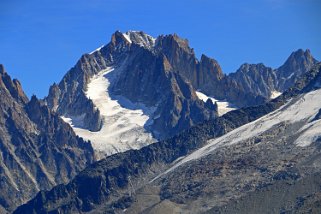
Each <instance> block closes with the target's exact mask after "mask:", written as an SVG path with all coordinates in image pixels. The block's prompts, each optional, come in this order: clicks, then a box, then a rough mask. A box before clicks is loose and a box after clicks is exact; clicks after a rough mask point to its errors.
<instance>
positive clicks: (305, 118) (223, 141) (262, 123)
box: [154, 89, 321, 180]
mask: <svg viewBox="0 0 321 214" xmlns="http://www.w3.org/2000/svg"><path fill="white" fill-rule="evenodd" d="M320 109H321V89H318V90H314V91H311V92H309V93H307V94H304V95H301V96H300V97H298V98H295V99H293V100H291V101H289V102H288V103H287V104H286V105H284V106H283V107H281V108H280V109H278V110H276V111H274V112H271V113H270V114H268V115H265V116H264V117H261V118H260V119H258V120H256V121H253V122H251V123H248V124H246V125H244V126H241V127H240V128H237V129H235V130H233V131H231V132H229V133H227V134H226V135H223V136H221V137H219V138H216V139H213V140H210V141H209V142H208V144H207V145H206V146H204V147H202V148H201V149H199V150H196V151H195V152H193V153H192V154H190V155H188V156H187V157H185V158H183V159H182V160H180V161H179V162H178V163H177V164H175V165H174V166H173V167H171V168H170V169H169V170H167V171H166V172H165V173H163V174H166V173H168V172H170V171H172V170H174V169H175V168H177V167H178V166H180V165H182V164H184V163H187V162H189V161H192V160H196V159H199V158H202V157H204V156H206V155H208V154H210V153H211V152H213V151H214V150H216V149H218V148H220V147H225V146H229V145H233V144H236V143H241V142H246V141H247V140H249V139H251V138H255V137H256V136H259V135H260V134H262V133H264V132H267V131H268V130H270V129H271V128H272V127H274V126H276V125H279V124H281V123H284V124H288V126H290V125H291V124H292V125H293V124H295V123H298V122H304V123H305V124H306V125H305V126H303V127H302V128H301V129H298V130H295V133H294V134H293V135H295V134H298V135H299V137H298V138H297V139H296V141H295V142H294V143H295V144H296V145H297V146H309V145H310V144H311V143H313V142H315V141H316V139H318V138H320V137H321V126H320V125H321V122H320V120H315V121H313V119H314V118H315V116H316V115H317V114H318V112H319V111H320ZM160 176H162V174H161V175H159V176H158V177H160ZM158 177H156V178H155V179H157V178H158ZM155 179H154V180H155Z"/></svg>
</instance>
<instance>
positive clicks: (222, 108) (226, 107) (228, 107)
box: [196, 91, 237, 116]
mask: <svg viewBox="0 0 321 214" xmlns="http://www.w3.org/2000/svg"><path fill="white" fill-rule="evenodd" d="M196 95H197V97H198V98H199V99H201V100H203V102H204V103H205V102H206V101H207V100H208V99H211V100H212V102H213V103H215V102H216V103H217V107H218V115H219V116H222V115H223V114H226V113H227V112H229V111H233V110H235V109H237V108H236V107H235V106H233V105H232V104H231V103H229V102H226V101H219V100H217V99H215V98H213V97H209V96H207V95H206V94H203V93H202V92H200V91H196Z"/></svg>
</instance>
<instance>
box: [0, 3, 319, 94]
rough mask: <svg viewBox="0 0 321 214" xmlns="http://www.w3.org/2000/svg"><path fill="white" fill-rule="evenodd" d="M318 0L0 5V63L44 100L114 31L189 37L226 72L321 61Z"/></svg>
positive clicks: (106, 41) (29, 91)
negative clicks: (296, 58) (296, 54)
mask: <svg viewBox="0 0 321 214" xmlns="http://www.w3.org/2000/svg"><path fill="white" fill-rule="evenodd" d="M320 2H321V1H319V0H248V1H246V0H234V1H232V0H148V1H147V0H28V1H27V0H0V63H2V64H4V65H5V67H6V69H7V71H8V73H9V74H10V75H11V76H12V77H14V78H18V79H19V80H20V81H21V82H22V84H23V87H24V89H25V91H26V92H27V94H28V95H29V96H30V95H32V94H36V95H37V96H39V97H43V96H45V95H46V94H47V93H48V88H49V86H50V85H51V84H52V83H53V82H59V81H60V80H61V78H62V77H63V75H64V74H65V73H66V72H67V71H68V70H69V69H70V68H71V67H72V66H73V65H74V64H75V63H76V61H77V60H78V59H79V57H80V56H81V55H82V54H84V53H87V52H90V51H92V50H94V49H96V48H97V47H99V46H101V45H102V44H107V43H108V42H109V41H110V37H111V34H112V33H113V32H115V31H116V30H121V31H127V30H143V31H145V32H146V33H148V34H150V35H152V36H157V35H159V34H169V33H174V32H175V33H177V34H178V35H180V36H181V37H184V38H188V39H189V41H190V45H191V46H192V47H193V48H194V49H195V52H196V54H197V56H200V55H201V54H202V53H205V54H206V55H208V56H210V57H213V58H215V59H216V60H218V61H219V63H220V64H221V66H222V68H223V70H224V72H225V73H229V72H234V71H235V70H236V69H237V68H238V67H239V66H240V65H241V64H242V63H244V62H248V63H259V62H264V64H266V65H268V66H271V67H274V68H275V67H278V66H279V65H281V64H282V63H283V62H284V61H285V59H286V58H287V57H288V56H289V54H290V53H291V52H292V51H294V50H296V49H299V48H303V49H306V48H309V49H310V50H311V52H312V54H313V55H314V56H315V58H317V59H319V60H321V3H320Z"/></svg>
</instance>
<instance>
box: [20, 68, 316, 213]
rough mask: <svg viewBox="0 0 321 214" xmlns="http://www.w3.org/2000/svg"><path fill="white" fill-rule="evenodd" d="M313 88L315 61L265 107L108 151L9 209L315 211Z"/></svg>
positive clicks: (241, 110) (106, 211)
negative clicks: (123, 149)
mask: <svg viewBox="0 0 321 214" xmlns="http://www.w3.org/2000/svg"><path fill="white" fill-rule="evenodd" d="M320 88H321V64H318V65H317V66H315V67H314V68H313V69H312V70H311V71H310V72H308V73H306V74H305V75H304V76H303V77H302V78H301V79H300V80H298V81H297V82H296V84H295V86H294V87H291V88H289V89H288V90H286V91H285V92H284V93H283V94H282V95H281V96H279V97H278V98H276V99H274V100H272V101H271V102H269V103H266V104H264V105H260V106H255V107H248V108H242V109H239V110H236V111H232V112H229V113H227V114H225V115H223V116H222V117H220V118H217V119H215V120H212V121H208V122H206V123H203V124H201V125H197V126H194V127H193V128H191V129H188V130H186V131H185V132H183V133H181V134H180V135H177V136H175V137H173V138H171V139H169V140H166V141H162V142H159V143H155V144H152V145H149V146H147V147H144V148H143V149H141V150H136V151H135V150H131V151H127V152H125V153H119V154H116V155H112V156H110V157H108V158H106V159H103V160H101V161H99V162H97V163H94V164H93V165H91V166H90V167H88V168H87V169H85V170H84V171H83V172H81V173H80V174H79V175H77V176H76V177H75V178H74V179H73V180H72V181H71V182H70V183H69V184H67V185H58V186H56V187H54V188H53V189H52V190H50V191H41V192H40V193H39V194H38V195H37V196H36V197H35V198H34V199H33V200H31V201H29V202H28V203H27V204H25V205H23V206H21V207H19V208H18V209H17V210H16V211H15V212H14V213H47V212H59V213H78V212H83V213H86V212H88V213H109V212H110V213H116V212H127V213H164V212H167V213H179V212H184V213H201V212H209V213H215V212H218V213H220V212H225V213H235V212H239V213H251V212H253V213H257V212H260V213H264V212H267V210H271V211H273V212H294V211H295V210H302V211H316V212H318V211H317V210H318V209H320V208H319V206H318V204H319V202H320V200H321V199H320V189H319V186H320V182H319V180H318V179H317V178H318V176H319V174H320V170H321V169H320V166H321V164H320V146H319V143H320V134H321V133H320V129H319V127H320V111H321V110H320V109H321V103H320V102H319V100H320V96H321V91H320V90H321V89H320ZM264 115H266V116H264ZM262 116H263V117H262ZM226 133H227V134H226ZM270 196H272V197H270Z"/></svg>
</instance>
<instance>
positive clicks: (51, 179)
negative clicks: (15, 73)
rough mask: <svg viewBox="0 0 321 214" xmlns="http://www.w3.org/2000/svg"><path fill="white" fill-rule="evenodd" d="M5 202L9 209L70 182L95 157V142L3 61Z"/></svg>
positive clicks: (0, 137)
mask: <svg viewBox="0 0 321 214" xmlns="http://www.w3.org/2000/svg"><path fill="white" fill-rule="evenodd" d="M0 94H1V100H0V148H1V153H0V159H1V161H0V162H1V164H0V177H1V179H0V180H1V181H0V189H1V192H0V206H2V207H3V208H4V209H5V210H7V211H12V209H13V208H15V207H16V206H18V205H19V204H22V203H24V202H26V201H27V200H29V199H30V198H31V197H33V196H34V195H35V194H36V193H37V192H38V191H39V190H44V189H50V188H51V187H53V186H55V185H57V184H60V183H65V182H68V181H69V180H70V179H71V178H73V177H74V176H75V175H76V174H77V173H78V172H79V171H80V170H82V169H84V168H85V167H86V166H87V165H88V164H89V163H91V162H92V161H93V160H94V155H93V149H92V147H91V145H90V144H89V143H87V142H84V141H83V140H82V139H80V138H78V137H77V136H76V135H75V134H74V132H73V130H72V128H71V127H70V126H69V125H68V124H66V123H64V122H63V121H62V120H61V119H60V117H59V116H58V115H57V114H54V113H52V112H51V110H50V109H49V108H48V107H47V106H46V105H44V104H43V103H42V102H41V101H39V100H38V99H37V98H36V97H35V96H33V97H32V98H31V100H30V101H29V100H28V98H27V96H26V95H25V94H24V92H23V90H22V88H21V85H20V83H19V82H18V81H17V80H11V78H10V76H9V75H8V74H7V73H6V72H5V71H4V68H3V66H2V65H1V66H0Z"/></svg>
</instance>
